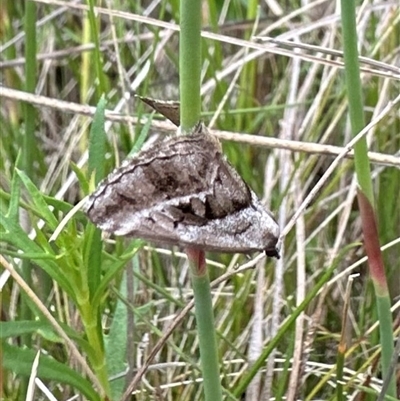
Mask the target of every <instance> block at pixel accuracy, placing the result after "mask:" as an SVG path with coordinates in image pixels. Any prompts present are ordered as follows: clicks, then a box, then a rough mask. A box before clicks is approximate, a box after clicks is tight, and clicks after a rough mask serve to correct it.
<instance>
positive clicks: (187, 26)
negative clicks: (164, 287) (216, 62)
mask: <svg viewBox="0 0 400 401" xmlns="http://www.w3.org/2000/svg"><path fill="white" fill-rule="evenodd" d="M180 27H181V31H180V37H179V73H180V100H181V108H180V121H181V129H182V132H183V133H184V134H190V132H191V131H192V128H193V127H194V126H195V124H197V123H198V121H199V120H200V110H201V100H200V79H201V36H200V30H201V0H180ZM186 253H187V255H188V259H189V264H190V272H191V279H192V286H193V292H194V300H195V313H196V322H197V328H198V335H199V348H200V359H201V367H202V374H203V385H204V400H205V401H221V400H222V388H221V381H220V373H219V364H218V360H219V358H218V351H217V341H216V334H215V325H214V316H213V309H212V298H211V289H210V280H209V277H208V273H207V267H206V263H205V254H204V251H202V250H197V249H193V248H190V249H186Z"/></svg>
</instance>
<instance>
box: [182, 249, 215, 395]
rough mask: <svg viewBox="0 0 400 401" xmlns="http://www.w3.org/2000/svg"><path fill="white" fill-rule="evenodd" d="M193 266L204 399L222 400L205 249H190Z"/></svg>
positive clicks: (189, 253) (191, 269)
mask: <svg viewBox="0 0 400 401" xmlns="http://www.w3.org/2000/svg"><path fill="white" fill-rule="evenodd" d="M186 253H187V255H188V259H189V264H190V273H191V280H192V286H193V292H194V303H195V315H196V322H197V332H198V335H199V347H200V357H201V370H202V373H203V384H204V400H205V401H220V400H222V388H221V379H220V372H219V363H218V359H219V358H218V350H217V339H216V334H215V324H214V315H213V307H212V298H211V287H210V279H209V277H208V272H207V267H206V261H205V254H204V252H203V251H201V250H196V249H186Z"/></svg>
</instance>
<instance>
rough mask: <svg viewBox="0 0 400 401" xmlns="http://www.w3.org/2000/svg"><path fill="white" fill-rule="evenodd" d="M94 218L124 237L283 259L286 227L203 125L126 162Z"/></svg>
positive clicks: (99, 199) (93, 199)
mask: <svg viewBox="0 0 400 401" xmlns="http://www.w3.org/2000/svg"><path fill="white" fill-rule="evenodd" d="M86 213H87V215H88V217H89V219H90V220H91V221H92V222H93V223H94V224H96V225H97V226H98V227H99V228H101V229H102V230H104V231H107V232H110V233H113V234H116V235H129V236H134V237H139V238H143V239H146V240H150V241H155V242H160V243H166V244H171V245H181V246H191V247H197V248H201V249H204V250H206V251H219V252H240V253H249V252H254V251H265V252H266V253H267V255H270V256H278V252H277V250H276V244H277V241H278V237H279V227H278V224H277V223H276V221H275V220H274V219H273V217H272V214H271V213H270V212H269V211H267V210H266V209H265V208H264V207H263V205H262V204H261V202H260V200H259V199H258V198H257V196H256V195H255V194H254V192H253V191H251V190H250V189H249V188H248V186H247V185H246V183H245V182H244V181H243V179H242V178H241V177H240V176H239V174H238V173H237V172H236V170H235V169H234V168H233V167H232V166H231V165H230V164H229V163H228V162H227V161H226V160H225V158H224V156H223V154H222V150H221V145H220V143H219V141H218V140H217V139H216V138H214V137H212V136H211V135H210V134H209V133H208V131H207V129H206V127H205V126H204V125H203V124H199V125H198V126H197V127H196V128H195V132H194V133H193V134H192V135H190V136H174V137H171V138H168V139H166V140H164V141H161V142H159V143H157V144H156V145H155V146H153V148H151V149H147V150H143V151H141V152H139V153H138V154H137V155H135V156H134V157H132V158H130V159H128V160H127V161H125V162H124V163H123V164H122V166H121V167H119V168H117V169H115V170H114V171H113V172H112V173H111V174H110V175H109V176H108V177H107V178H106V179H105V180H104V181H102V182H101V183H100V184H99V186H98V188H97V189H96V191H95V192H94V193H93V194H92V195H91V196H90V197H89V200H88V202H87V205H86Z"/></svg>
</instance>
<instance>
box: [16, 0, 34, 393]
mask: <svg viewBox="0 0 400 401" xmlns="http://www.w3.org/2000/svg"><path fill="white" fill-rule="evenodd" d="M24 30H25V38H26V43H25V91H26V92H29V93H35V88H36V51H37V46H36V3H34V2H33V1H28V2H26V3H25V25H24ZM35 120H36V111H35V108H34V107H33V106H32V105H31V104H30V103H24V122H25V129H24V134H23V140H22V149H21V158H20V163H18V164H19V165H20V167H21V170H23V171H25V172H26V173H27V174H28V175H29V176H30V177H31V178H33V177H32V175H33V174H32V172H33V162H34V160H35V155H36V152H35V149H36V140H35ZM22 213H23V211H22ZM21 271H22V277H23V278H24V280H25V281H26V282H27V283H28V285H32V276H31V271H32V264H31V263H30V261H29V260H23V261H22V263H21ZM20 318H21V320H30V319H31V318H32V314H31V311H30V309H29V306H28V304H27V301H26V298H25V297H22V298H21V311H20ZM31 342H32V341H31V337H30V336H29V335H24V336H22V344H23V345H24V346H26V347H28V348H29V347H30V346H31ZM22 344H21V345H22ZM26 388H27V380H23V381H22V382H21V393H20V397H24V396H25V389H26ZM21 399H22V398H21Z"/></svg>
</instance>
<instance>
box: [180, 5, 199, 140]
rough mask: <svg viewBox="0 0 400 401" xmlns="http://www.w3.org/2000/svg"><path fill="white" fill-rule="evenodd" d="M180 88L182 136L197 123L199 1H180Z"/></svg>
mask: <svg viewBox="0 0 400 401" xmlns="http://www.w3.org/2000/svg"><path fill="white" fill-rule="evenodd" d="M180 28H181V31H180V36H179V84H180V100H181V128H182V132H183V133H184V134H188V133H190V131H191V129H192V128H193V127H194V125H195V124H197V122H198V121H199V119H200V110H201V100H200V74H201V36H200V30H201V0H181V1H180Z"/></svg>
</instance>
